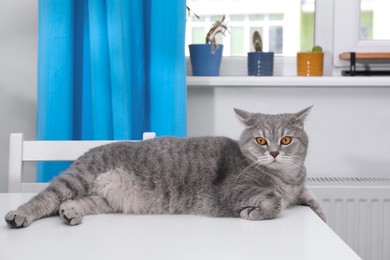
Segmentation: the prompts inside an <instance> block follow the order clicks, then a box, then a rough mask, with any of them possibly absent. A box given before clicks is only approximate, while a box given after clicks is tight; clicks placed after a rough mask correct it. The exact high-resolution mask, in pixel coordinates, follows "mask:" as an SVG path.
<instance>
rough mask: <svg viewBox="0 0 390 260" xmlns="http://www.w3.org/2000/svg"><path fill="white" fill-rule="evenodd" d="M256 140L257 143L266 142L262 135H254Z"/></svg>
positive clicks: (264, 143)
mask: <svg viewBox="0 0 390 260" xmlns="http://www.w3.org/2000/svg"><path fill="white" fill-rule="evenodd" d="M256 142H257V143H258V144H259V145H266V144H267V140H265V139H264V138H263V137H256Z"/></svg>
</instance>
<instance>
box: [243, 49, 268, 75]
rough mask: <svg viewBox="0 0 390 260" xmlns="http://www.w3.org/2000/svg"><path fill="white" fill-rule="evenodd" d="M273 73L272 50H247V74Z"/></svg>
mask: <svg viewBox="0 0 390 260" xmlns="http://www.w3.org/2000/svg"><path fill="white" fill-rule="evenodd" d="M273 74H274V53H273V52H248V76H272V75H273Z"/></svg>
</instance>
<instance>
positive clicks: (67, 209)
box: [59, 202, 82, 226]
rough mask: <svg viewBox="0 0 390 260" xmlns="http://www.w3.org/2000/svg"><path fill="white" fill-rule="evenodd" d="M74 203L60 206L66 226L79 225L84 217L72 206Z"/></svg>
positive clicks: (65, 203)
mask: <svg viewBox="0 0 390 260" xmlns="http://www.w3.org/2000/svg"><path fill="white" fill-rule="evenodd" d="M72 204H73V203H72V202H64V203H62V204H61V206H60V212H59V213H60V216H61V218H62V220H63V221H64V222H65V224H67V225H70V226H75V225H79V224H80V223H81V220H82V216H81V214H80V211H79V210H78V207H76V206H75V205H72Z"/></svg>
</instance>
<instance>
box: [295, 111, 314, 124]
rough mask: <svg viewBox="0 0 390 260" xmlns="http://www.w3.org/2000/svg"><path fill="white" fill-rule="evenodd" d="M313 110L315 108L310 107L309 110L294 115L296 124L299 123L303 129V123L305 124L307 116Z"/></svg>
mask: <svg viewBox="0 0 390 260" xmlns="http://www.w3.org/2000/svg"><path fill="white" fill-rule="evenodd" d="M312 108H313V106H310V107H307V108H305V109H303V110H301V111H299V112H298V113H295V114H294V121H295V123H298V124H299V125H301V126H302V128H303V123H304V122H305V120H306V118H307V115H308V114H309V113H310V111H311V109H312Z"/></svg>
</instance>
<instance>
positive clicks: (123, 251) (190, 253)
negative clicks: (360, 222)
mask: <svg viewBox="0 0 390 260" xmlns="http://www.w3.org/2000/svg"><path fill="white" fill-rule="evenodd" d="M32 195H33V194H6V193H3V194H0V216H1V217H2V218H3V217H4V216H5V214H6V213H7V212H8V211H10V210H13V209H15V208H16V207H17V206H18V205H20V204H21V203H23V202H25V201H27V200H28V199H29V198H30V197H32ZM0 223H1V224H0V259H1V260H3V259H4V260H8V259H9V260H18V259H23V260H25V259H27V260H28V259H40V260H45V259H56V260H61V259H66V260H69V259H72V260H76V259H94V260H98V259H114V260H120V259H137V260H142V259H170V260H175V259H181V260H187V259H196V260H202V259H213V260H216V259H223V260H229V259H234V260H238V259H283V260H287V259H289V260H292V259H299V260H305V259H310V260H314V259H315V260H322V259H324V260H325V259H326V260H332V259H343V260H349V259H351V260H352V259H360V258H359V257H358V256H357V255H356V254H355V253H354V252H353V251H352V249H350V248H349V247H348V246H347V245H346V244H345V243H344V242H343V241H342V240H341V239H340V238H339V237H338V236H337V235H336V234H335V233H334V232H333V231H332V230H331V229H330V228H329V227H328V226H327V225H326V224H325V223H323V222H322V221H321V220H320V218H318V217H317V215H316V214H315V213H314V212H313V211H311V210H310V209H309V208H308V207H303V206H296V207H293V208H290V209H287V210H285V211H284V212H283V213H282V214H281V216H279V217H278V218H276V219H273V220H267V221H248V220H242V219H233V218H231V219H227V218H210V217H204V216H188V215H185V216H184V215H153V216H152V215H147V216H134V215H115V214H110V215H98V216H87V217H84V219H83V223H82V224H81V225H79V226H74V227H72V226H67V225H65V224H64V223H62V221H61V219H60V218H59V217H50V218H45V219H42V220H38V221H36V222H34V223H32V224H31V226H29V227H27V228H22V229H9V228H8V227H7V225H6V223H5V221H4V220H2V222H0Z"/></svg>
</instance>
